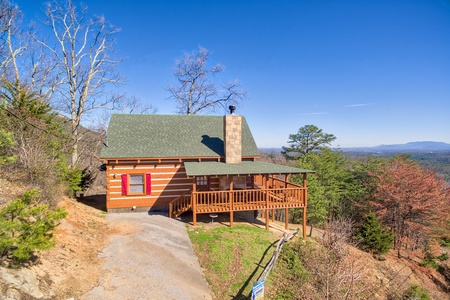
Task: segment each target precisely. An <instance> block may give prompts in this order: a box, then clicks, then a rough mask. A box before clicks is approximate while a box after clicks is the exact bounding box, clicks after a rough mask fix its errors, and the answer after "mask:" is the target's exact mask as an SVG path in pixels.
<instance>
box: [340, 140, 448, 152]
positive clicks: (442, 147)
mask: <svg viewBox="0 0 450 300" xmlns="http://www.w3.org/2000/svg"><path fill="white" fill-rule="evenodd" d="M340 150H342V151H344V152H346V151H350V152H371V153H378V152H446V151H450V144H447V143H444V142H431V141H423V142H410V143H406V144H393V145H379V146H374V147H351V148H340Z"/></svg>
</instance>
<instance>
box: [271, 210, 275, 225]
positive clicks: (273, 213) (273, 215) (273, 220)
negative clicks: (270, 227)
mask: <svg viewBox="0 0 450 300" xmlns="http://www.w3.org/2000/svg"><path fill="white" fill-rule="evenodd" d="M272 222H275V209H273V208H272Z"/></svg>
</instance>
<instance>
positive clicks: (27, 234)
mask: <svg viewBox="0 0 450 300" xmlns="http://www.w3.org/2000/svg"><path fill="white" fill-rule="evenodd" d="M39 194H40V191H39V190H37V189H32V190H29V191H27V192H25V193H24V194H23V195H22V196H21V197H19V198H17V199H15V200H13V201H11V202H10V203H9V204H8V205H7V206H5V207H4V208H2V209H1V210H0V228H2V231H1V232H0V262H3V263H4V262H6V261H9V262H10V264H11V265H12V266H14V267H17V266H20V265H21V264H23V263H24V262H26V261H28V260H30V259H31V258H32V257H33V255H34V253H35V251H36V250H47V249H50V248H51V247H53V246H54V245H55V241H54V239H53V231H54V230H55V228H56V226H57V221H58V220H60V219H62V218H64V217H65V216H66V215H67V212H66V211H65V210H64V209H63V208H55V209H49V208H48V205H38V204H37V199H38V197H39Z"/></svg>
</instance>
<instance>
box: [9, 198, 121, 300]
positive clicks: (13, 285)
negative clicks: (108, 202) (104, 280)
mask: <svg viewBox="0 0 450 300" xmlns="http://www.w3.org/2000/svg"><path fill="white" fill-rule="evenodd" d="M59 205H61V206H64V207H66V209H67V211H68V213H69V214H68V216H67V217H66V218H65V219H64V220H62V221H61V224H60V226H58V229H57V231H56V238H57V245H56V247H54V248H52V249H51V250H49V251H46V252H43V253H41V255H40V257H39V259H38V261H37V262H36V263H35V264H34V265H33V266H31V267H29V268H23V269H20V270H9V269H3V268H2V269H0V272H1V273H0V299H2V294H3V296H4V297H5V298H8V297H9V298H11V299H30V298H31V299H68V298H72V297H73V298H77V296H79V295H81V294H83V293H85V292H86V291H88V290H90V289H92V288H93V287H95V286H96V285H97V283H98V278H99V276H100V273H101V270H102V267H101V261H100V259H99V257H98V252H99V251H101V249H103V248H104V247H105V246H106V244H107V241H108V236H109V234H111V233H113V230H111V229H109V228H107V227H106V226H105V213H104V212H102V211H100V210H97V209H94V208H92V207H89V206H86V205H84V204H82V203H78V202H77V201H76V200H73V199H64V200H62V201H61V202H60V204H59Z"/></svg>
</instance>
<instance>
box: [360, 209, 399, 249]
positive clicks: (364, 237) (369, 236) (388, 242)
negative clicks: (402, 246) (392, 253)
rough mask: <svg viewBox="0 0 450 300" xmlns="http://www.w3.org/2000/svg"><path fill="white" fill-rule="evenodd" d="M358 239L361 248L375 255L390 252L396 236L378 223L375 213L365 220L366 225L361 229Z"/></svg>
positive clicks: (367, 216)
mask: <svg viewBox="0 0 450 300" xmlns="http://www.w3.org/2000/svg"><path fill="white" fill-rule="evenodd" d="M356 238H357V240H358V242H359V246H360V248H362V249H363V250H365V251H369V252H373V253H375V254H384V253H387V252H389V250H390V249H391V247H392V245H393V244H394V235H393V234H392V233H391V232H389V231H388V230H387V228H386V227H384V226H383V225H382V224H381V223H380V221H378V219H377V217H376V216H375V214H374V213H373V212H370V213H369V214H367V215H366V217H365V218H364V223H363V225H362V226H361V227H360V228H359V230H358V233H357V235H356Z"/></svg>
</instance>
